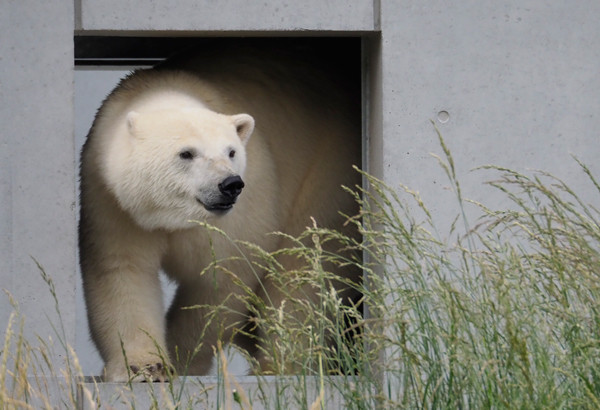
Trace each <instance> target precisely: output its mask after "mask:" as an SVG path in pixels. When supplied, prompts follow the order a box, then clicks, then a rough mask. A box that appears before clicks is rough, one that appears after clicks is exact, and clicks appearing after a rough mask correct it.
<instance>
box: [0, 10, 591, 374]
mask: <svg viewBox="0 0 600 410" xmlns="http://www.w3.org/2000/svg"><path fill="white" fill-rule="evenodd" d="M598 21H600V3H598V2H597V1H594V0H581V1H578V2H546V1H542V0H521V1H517V0H507V1H503V2H497V1H491V0H488V1H475V0H466V1H461V2H450V1H442V0H433V1H428V2H422V1H416V0H403V1H400V0H374V1H368V0H360V1H352V2H344V1H342V0H331V1H327V0H325V1H307V2H296V1H289V2H288V1H283V0H282V1H265V2H260V3H257V2H247V1H242V0H237V1H236V0H227V1H224V2H214V1H209V0H203V1H191V0H189V1H188V0H185V1H181V2H169V1H162V2H159V1H157V0H154V1H145V2H141V1H135V2H119V1H116V0H94V1H91V0H77V1H75V2H74V4H73V3H71V2H68V1H57V0H54V1H49V2H39V1H38V2H35V1H32V0H2V3H1V4H0V124H1V125H2V132H1V133H0V232H1V233H2V235H0V261H1V263H2V269H1V271H0V280H1V282H0V287H1V288H3V289H7V290H8V291H10V292H11V294H12V295H14V297H15V300H16V301H17V302H18V303H19V304H20V306H21V311H22V312H23V313H24V315H25V316H26V326H25V332H26V335H28V336H31V335H34V334H38V335H40V336H41V337H42V338H44V339H45V338H47V337H48V336H49V335H52V336H53V337H54V335H53V332H54V331H53V329H52V326H51V324H50V322H51V321H52V320H55V319H56V316H55V314H54V301H53V299H52V296H51V295H50V293H49V292H48V289H47V286H46V284H45V283H44V282H43V281H42V280H41V278H40V275H39V273H38V270H37V267H36V265H35V263H34V262H33V260H32V259H31V257H34V258H36V260H38V261H39V262H40V263H41V264H42V265H43V266H44V267H45V269H46V271H47V272H48V273H49V274H50V275H51V276H52V277H53V278H54V281H55V284H56V290H57V294H58V297H59V300H60V305H61V310H62V316H63V322H64V325H65V329H66V339H67V340H66V341H67V342H68V343H70V344H71V345H74V344H75V335H76V333H77V338H85V337H86V335H82V334H81V333H82V332H84V330H82V329H83V328H84V327H81V326H79V327H77V326H76V319H75V311H76V310H77V309H79V310H81V307H80V306H79V307H77V306H76V302H75V289H76V272H77V268H76V260H75V246H76V230H75V224H76V213H75V192H76V167H75V150H74V137H73V129H74V122H73V117H74V105H73V90H74V86H73V78H74V68H73V34H74V32H77V33H78V34H82V35H85V34H102V35H130V34H134V33H135V34H138V35H139V34H143V35H149V36H161V35H210V36H221V35H222V36H231V35H234V34H248V33H252V34H255V35H261V36H269V35H281V34H282V33H283V34H285V35H310V36H320V35H341V34H356V35H362V36H364V37H365V45H366V46H367V47H366V49H365V51H366V52H367V54H368V57H367V59H366V60H367V61H366V67H367V68H368V73H367V74H366V76H365V79H366V80H367V82H366V87H365V90H366V91H368V93H367V94H366V98H365V158H367V159H368V170H369V171H370V172H372V173H374V174H376V175H378V176H380V177H382V178H383V179H384V180H385V181H386V182H387V183H388V184H390V185H391V186H397V185H398V184H400V183H403V184H406V185H408V186H410V187H411V188H413V189H415V190H417V191H419V192H420V193H421V195H422V196H423V198H424V200H425V201H426V202H427V203H428V204H429V206H430V208H431V211H432V212H433V214H434V215H435V218H436V219H437V220H438V221H439V222H440V225H441V226H443V225H445V224H449V223H450V221H451V220H453V218H454V216H455V215H456V214H457V211H458V210H457V209H456V207H455V205H454V204H455V202H454V197H453V194H452V193H451V192H449V191H448V190H447V189H445V188H446V187H447V186H448V182H447V179H446V178H445V176H444V175H443V173H442V171H441V169H440V167H439V166H438V165H437V163H436V161H435V160H434V159H433V158H432V157H431V155H430V154H431V153H432V152H433V153H437V154H440V153H441V149H440V147H439V144H438V142H437V136H436V133H435V130H434V128H433V125H432V124H431V122H430V121H431V120H433V122H434V123H435V124H436V125H437V127H438V128H439V129H440V131H441V132H442V134H443V136H444V138H445V140H446V143H447V144H448V146H449V148H450V149H451V150H452V152H453V154H454V160H455V163H456V166H457V173H458V176H459V178H460V179H461V181H462V187H463V193H464V195H465V196H466V197H470V198H473V199H476V200H484V201H485V202H486V203H487V204H488V205H498V206H500V205H501V201H502V200H501V198H500V197H498V196H497V195H495V194H494V193H490V192H489V191H488V190H487V189H485V188H484V187H483V185H482V184H481V182H482V181H483V180H485V179H486V174H484V173H481V172H470V171H469V170H470V169H472V168H474V167H476V166H479V165H483V164H490V163H493V164H498V165H503V166H507V167H512V168H515V169H517V170H520V171H526V170H528V169H532V168H542V169H545V170H547V171H550V172H552V173H554V174H556V175H557V176H559V177H561V178H563V179H564V180H566V181H567V182H568V183H569V184H570V185H571V187H572V188H574V189H575V190H576V191H578V192H583V193H584V196H587V197H586V199H587V200H589V201H591V202H593V203H596V204H597V203H598V196H597V193H594V192H593V191H592V189H591V187H590V185H589V183H588V182H587V180H586V178H585V176H584V175H583V174H582V173H581V172H580V170H579V168H578V166H577V164H576V163H575V162H574V161H573V160H572V158H571V155H575V156H577V157H578V158H580V159H581V160H582V161H583V162H585V163H587V164H588V165H589V166H590V168H591V169H592V172H594V173H595V174H596V175H600V165H599V164H598V161H597V158H598V156H599V154H600V144H599V142H600V141H599V135H598V129H600V114H599V112H600V100H599V97H598V96H599V95H600V76H599V75H598V67H600V42H598V38H600V25H599V24H598ZM11 311H12V308H11V306H10V305H9V303H8V298H7V297H6V296H4V295H0V326H5V324H6V321H7V318H8V316H9V314H10V312H11ZM76 329H77V330H76ZM80 353H81V354H82V355H83V356H87V353H86V352H85V351H83V352H80ZM53 360H55V362H56V363H57V364H60V363H61V360H63V358H62V357H61V356H60V354H58V355H57V356H56V357H54V358H53Z"/></svg>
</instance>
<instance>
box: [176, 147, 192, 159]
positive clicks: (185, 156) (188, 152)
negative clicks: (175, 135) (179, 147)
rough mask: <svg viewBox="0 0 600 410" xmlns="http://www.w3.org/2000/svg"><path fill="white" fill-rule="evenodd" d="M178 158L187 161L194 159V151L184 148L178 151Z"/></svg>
mask: <svg viewBox="0 0 600 410" xmlns="http://www.w3.org/2000/svg"><path fill="white" fill-rule="evenodd" d="M179 158H181V159H183V160H186V161H189V160H192V159H194V152H193V151H192V150H189V149H186V150H183V151H181V152H180V153H179Z"/></svg>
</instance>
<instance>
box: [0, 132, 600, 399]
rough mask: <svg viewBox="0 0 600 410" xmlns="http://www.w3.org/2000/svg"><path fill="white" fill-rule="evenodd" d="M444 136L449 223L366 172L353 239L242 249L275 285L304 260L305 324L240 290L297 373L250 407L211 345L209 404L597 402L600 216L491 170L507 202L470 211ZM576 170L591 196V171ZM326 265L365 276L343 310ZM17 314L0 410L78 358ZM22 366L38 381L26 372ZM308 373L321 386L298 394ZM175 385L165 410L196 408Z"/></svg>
mask: <svg viewBox="0 0 600 410" xmlns="http://www.w3.org/2000/svg"><path fill="white" fill-rule="evenodd" d="M440 143H441V146H442V148H443V150H444V153H445V156H444V157H443V158H440V159H439V162H440V165H441V166H442V168H443V169H444V170H445V171H446V173H447V175H448V177H449V181H450V185H451V187H452V189H453V191H454V193H455V194H456V201H457V204H458V209H459V210H460V211H459V215H458V216H457V219H456V220H455V222H454V223H453V224H452V226H450V227H439V226H436V224H435V222H434V217H433V216H432V215H431V213H430V211H429V210H428V207H427V205H426V204H425V203H423V201H422V200H421V199H420V197H419V196H418V194H417V193H415V192H414V191H411V190H410V189H408V188H407V187H401V188H400V189H396V187H389V186H387V185H386V184H384V183H383V182H382V181H379V180H377V179H376V178H373V177H371V176H368V175H365V178H366V180H367V188H365V189H364V190H363V189H357V190H356V191H353V195H355V197H356V200H357V201H359V203H360V205H361V213H360V214H359V215H357V216H355V217H352V218H350V219H349V222H348V223H352V224H355V226H356V227H357V228H358V229H359V230H360V232H361V234H362V238H363V239H362V241H360V242H358V241H355V240H352V239H351V238H347V237H345V236H343V235H342V234H340V233H338V232H333V231H329V230H325V229H322V228H320V227H318V226H317V225H314V226H311V227H309V228H307V230H306V232H305V233H304V234H303V235H302V238H299V239H298V240H295V241H294V242H293V245H292V246H290V247H289V248H288V249H284V250H280V251H278V252H277V253H275V254H269V253H266V252H264V251H262V250H260V249H257V248H256V247H253V246H252V245H251V244H244V243H240V244H239V246H240V250H241V253H242V254H250V253H253V254H260V256H261V257H260V262H259V263H257V266H256V268H257V269H259V268H260V269H266V270H267V271H268V272H269V274H270V275H273V276H274V277H279V278H286V280H282V282H281V286H282V289H291V288H293V287H292V286H290V282H289V281H288V279H290V275H289V274H286V273H285V272H282V271H281V267H280V266H279V265H278V263H277V255H278V254H279V253H282V252H283V253H286V252H287V253H293V254H295V255H297V256H298V257H300V258H304V259H305V260H306V268H305V269H304V270H302V272H296V273H295V275H293V277H292V278H291V279H293V280H295V281H302V284H304V285H309V286H310V285H312V289H314V290H316V291H317V292H318V298H317V301H316V302H315V303H308V302H306V301H303V300H302V298H298V297H297V295H295V296H294V299H293V300H290V304H293V308H294V309H303V310H305V312H306V317H307V318H306V320H302V321H299V320H297V317H298V316H296V315H292V314H291V312H292V311H293V309H280V307H279V306H273V307H270V306H269V305H268V304H262V305H261V302H260V301H258V300H257V299H256V298H255V297H254V295H253V293H252V292H251V291H250V290H248V292H247V295H248V299H247V300H248V301H249V304H250V305H251V306H253V307H254V309H255V313H256V317H255V319H254V320H255V321H256V323H257V325H266V326H267V328H268V329H269V332H268V335H269V337H268V339H267V341H266V343H265V345H264V347H263V348H264V351H265V352H266V353H268V354H273V357H274V358H275V359H277V360H280V361H279V362H277V360H276V362H275V364H276V365H275V366H274V367H275V368H277V363H280V365H281V366H284V364H285V363H293V365H294V367H295V368H296V369H297V370H298V372H299V375H295V376H292V377H288V378H281V379H272V378H264V377H262V376H259V377H258V381H259V382H261V383H263V384H264V385H263V387H261V388H262V389H264V392H271V393H269V394H266V393H265V394H263V395H258V396H253V398H249V396H248V395H247V394H246V393H247V392H245V391H244V389H243V388H239V385H238V384H237V381H236V380H235V377H233V376H231V375H230V374H229V373H228V371H227V362H226V359H225V357H224V356H223V354H222V349H221V347H220V346H217V347H215V352H216V355H217V357H218V359H219V363H220V366H221V372H220V375H219V378H218V380H219V381H220V382H219V384H220V387H219V389H221V390H220V391H221V392H222V394H221V396H220V397H221V399H219V402H218V404H217V407H221V408H250V407H251V406H252V405H255V406H256V405H257V404H258V402H259V401H260V402H261V403H263V404H264V405H265V407H267V408H321V407H322V406H323V407H326V406H327V405H328V403H330V402H328V400H329V395H328V394H325V392H326V391H327V392H331V391H333V392H335V393H336V394H338V400H341V401H342V404H341V408H348V409H372V408H409V409H419V408H448V409H455V408H472V409H480V408H506V409H512V408H599V407H600V366H599V364H600V218H599V214H598V210H597V209H596V208H594V207H593V206H590V205H588V204H586V203H584V202H583V201H582V200H581V199H580V198H579V196H578V194H577V193H576V192H573V191H572V190H571V189H570V188H569V187H568V186H567V185H566V184H564V183H563V182H562V181H561V180H559V179H557V178H555V177H553V176H551V175H549V174H546V173H544V172H537V173H532V174H529V175H524V174H521V173H517V172H515V171H512V170H509V169H504V168H498V167H486V170H485V172H486V173H487V174H491V175H492V178H493V180H492V181H491V182H488V184H489V185H490V186H491V187H493V188H495V189H496V190H498V191H499V192H500V193H501V194H502V195H503V197H504V198H505V199H506V200H508V201H505V202H509V203H510V206H508V207H506V209H494V208H493V207H490V206H489V204H479V203H472V202H469V201H467V200H465V199H464V198H463V196H462V193H461V189H460V183H459V181H458V179H457V178H456V175H455V171H454V163H453V159H452V156H451V154H450V152H449V151H448V150H447V149H446V147H445V145H444V143H443V140H442V139H441V138H440ZM580 165H581V170H582V172H583V173H585V174H586V175H587V176H588V177H589V181H590V187H591V189H593V190H595V191H596V193H597V194H600V185H599V184H598V182H597V181H596V179H595V178H594V176H593V175H592V174H591V172H590V171H589V169H588V168H587V167H586V166H585V165H583V164H580ZM466 207H470V208H474V209H477V210H478V212H477V215H476V217H475V218H474V219H471V220H467V217H466V216H465V215H466V214H467V212H464V211H465V209H466ZM469 214H471V212H469ZM442 228H443V229H442ZM439 232H445V235H442V234H439ZM448 238H450V239H448ZM300 239H301V240H300ZM333 241H336V242H337V243H338V244H340V245H339V246H341V247H344V248H347V249H353V250H354V252H355V255H359V256H360V257H356V258H351V257H341V256H339V255H337V254H335V253H331V252H329V251H327V250H326V249H327V247H326V246H323V245H324V244H327V243H331V242H333ZM238 257H239V256H238ZM331 264H342V265H346V264H357V265H359V266H360V268H361V269H363V270H364V272H365V280H364V283H362V284H350V283H348V284H347V285H348V286H357V287H358V288H359V290H360V291H361V292H362V295H363V296H362V299H361V300H360V301H354V303H353V304H350V305H348V304H343V303H342V302H344V301H342V300H341V299H340V298H339V297H338V296H337V295H336V294H335V293H334V292H332V291H331V288H330V286H329V281H328V279H329V278H330V274H329V273H328V269H329V267H330V266H331ZM224 274H231V273H224ZM286 275H287V276H286ZM49 283H51V281H50V282H49ZM365 310H366V311H367V312H368V313H366V314H365V313H364V311H365ZM218 311H219V308H216V309H215V314H217V313H218ZM15 312H16V313H15V314H14V315H13V316H12V317H11V321H9V326H8V328H7V331H6V333H5V340H4V347H3V349H2V355H1V356H0V359H1V361H0V363H1V366H2V367H1V369H0V406H1V407H6V406H9V407H10V406H17V405H19V404H23V403H28V402H31V397H33V396H36V397H37V396H43V395H44V391H43V376H45V375H48V374H56V375H64V376H65V380H67V381H66V382H65V384H64V386H66V387H65V388H64V389H63V390H62V391H63V394H62V396H61V397H62V399H61V400H62V401H63V402H64V403H66V402H69V400H74V398H73V397H72V396H73V393H72V391H73V387H72V386H73V385H74V383H76V382H77V380H76V379H77V375H78V373H77V371H76V368H77V365H76V361H75V356H74V355H73V354H72V352H71V351H70V349H69V348H68V346H63V347H62V348H64V349H66V351H67V352H68V356H67V357H69V358H70V359H69V360H70V361H69V362H68V363H66V364H65V366H66V367H69V369H71V370H66V371H65V370H64V369H53V368H52V365H51V363H50V361H49V360H45V359H44V358H45V357H46V356H47V353H46V352H45V350H44V349H45V348H44V344H42V348H39V347H33V346H32V345H31V344H30V343H29V342H28V341H26V340H24V339H23V338H22V337H21V336H20V335H22V330H21V329H22V326H23V323H22V321H21V319H20V318H19V315H18V312H17V311H15ZM331 312H333V314H331ZM57 333H60V332H57ZM298 341H303V342H304V343H298ZM326 341H327V342H328V343H326ZM225 342H226V341H225ZM73 369H75V370H73ZM32 373H33V374H35V375H36V376H38V377H34V378H32V377H29V378H27V377H25V376H26V375H28V374H29V375H31V374H32ZM305 376H312V379H311V380H313V381H316V383H315V384H313V385H311V386H312V387H310V388H307V387H306V386H307V384H308V383H307V382H306V380H307V379H306V378H305ZM74 379H75V381H73V380H74ZM35 380H37V381H36V382H35V383H34V382H33V381H35ZM273 385H275V387H274V390H269V389H270V388H271V387H273ZM40 386H42V387H40ZM154 389H155V390H157V391H158V390H159V388H158V387H155V388H154ZM198 390H201V389H198ZM234 390H235V394H234V393H233V392H234ZM169 391H170V392H172V394H171V396H170V397H171V399H172V401H171V405H172V406H173V407H175V406H177V405H178V406H179V408H188V407H192V406H193V405H196V406H197V405H199V404H198V403H200V400H201V399H200V398H199V399H197V401H194V400H192V399H189V398H187V399H186V400H182V399H181V396H178V394H179V393H178V392H180V390H177V389H173V388H171V389H170V390H169ZM198 394H199V395H202V394H203V393H198ZM92 396H93V392H92V393H90V392H88V396H87V397H86V396H85V395H84V398H83V399H84V400H92V399H91V398H92ZM161 400H163V399H161ZM156 403H157V404H156V405H157V407H160V406H159V404H160V403H162V402H159V401H158V399H157V400H156ZM330 404H331V403H330Z"/></svg>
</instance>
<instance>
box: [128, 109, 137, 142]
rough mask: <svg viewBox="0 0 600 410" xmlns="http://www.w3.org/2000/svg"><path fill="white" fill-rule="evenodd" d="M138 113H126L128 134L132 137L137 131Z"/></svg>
mask: <svg viewBox="0 0 600 410" xmlns="http://www.w3.org/2000/svg"><path fill="white" fill-rule="evenodd" d="M139 116H140V113H138V112H136V111H129V113H127V129H128V130H129V134H130V135H131V136H132V137H134V136H135V135H136V131H137V127H136V126H137V124H138V118H139Z"/></svg>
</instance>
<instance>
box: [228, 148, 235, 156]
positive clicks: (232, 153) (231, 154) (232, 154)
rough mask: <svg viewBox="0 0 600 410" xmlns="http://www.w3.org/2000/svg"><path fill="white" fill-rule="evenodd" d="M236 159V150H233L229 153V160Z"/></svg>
mask: <svg viewBox="0 0 600 410" xmlns="http://www.w3.org/2000/svg"><path fill="white" fill-rule="evenodd" d="M233 157H235V150H234V149H232V150H231V151H229V158H233Z"/></svg>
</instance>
